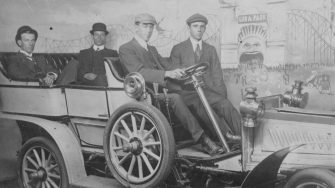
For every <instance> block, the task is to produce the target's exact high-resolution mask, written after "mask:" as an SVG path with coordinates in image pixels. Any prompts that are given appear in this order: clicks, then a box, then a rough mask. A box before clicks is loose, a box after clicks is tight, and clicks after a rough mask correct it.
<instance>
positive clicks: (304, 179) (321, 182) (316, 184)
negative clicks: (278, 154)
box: [285, 168, 335, 188]
mask: <svg viewBox="0 0 335 188" xmlns="http://www.w3.org/2000/svg"><path fill="white" fill-rule="evenodd" d="M333 187H335V173H334V172H332V171H330V170H327V169H320V168H307V169H303V170H300V171H298V172H296V173H295V174H293V176H291V177H290V179H289V180H288V182H287V184H286V185H285V188H333Z"/></svg>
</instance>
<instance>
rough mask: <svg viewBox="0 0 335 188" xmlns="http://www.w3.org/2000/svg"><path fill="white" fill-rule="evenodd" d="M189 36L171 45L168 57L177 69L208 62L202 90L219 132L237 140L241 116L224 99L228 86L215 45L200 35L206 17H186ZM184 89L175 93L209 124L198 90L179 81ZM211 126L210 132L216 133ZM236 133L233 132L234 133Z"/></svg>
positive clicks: (203, 30) (206, 21) (199, 15)
mask: <svg viewBox="0 0 335 188" xmlns="http://www.w3.org/2000/svg"><path fill="white" fill-rule="evenodd" d="M186 23H187V25H188V29H189V32H190V37H189V39H187V40H186V41H183V42H181V43H179V44H177V45H175V46H174V47H173V48H172V51H171V56H170V57H171V60H172V62H173V65H174V66H175V67H178V68H186V67H189V66H192V65H195V64H198V63H207V64H208V65H209V66H208V69H207V72H206V73H205V74H204V76H203V78H204V83H205V87H204V92H205V95H206V97H207V99H208V102H209V103H210V105H211V107H212V108H213V110H214V112H216V113H215V116H216V119H217V120H218V122H219V124H220V128H221V131H222V132H223V133H224V135H226V137H227V139H228V140H229V139H230V140H233V141H239V140H240V136H238V135H240V132H241V117H240V114H239V113H238V111H237V110H236V109H235V108H234V106H233V105H232V104H231V102H230V101H229V100H228V99H227V89H226V85H225V83H224V81H223V74H222V69H221V63H220V60H219V58H218V55H217V53H216V50H215V48H214V46H212V45H210V44H208V43H206V42H204V41H203V38H202V37H203V34H204V32H205V31H206V25H207V23H208V20H207V18H206V17H205V16H203V15H201V14H194V15H192V16H191V17H189V18H188V19H187V20H186ZM180 86H181V87H182V89H183V90H181V91H180V92H178V93H179V94H180V95H181V96H182V97H183V99H184V100H185V102H186V104H187V105H189V106H193V107H194V109H196V111H197V114H198V115H199V116H200V117H201V119H202V120H203V121H204V122H206V124H211V122H210V120H209V118H208V116H207V113H206V112H205V109H204V107H203V106H202V103H201V101H200V98H199V96H198V95H197V92H196V91H195V89H194V88H193V87H190V86H189V85H184V84H183V83H180ZM209 127H211V130H210V132H211V133H212V135H213V136H214V135H216V134H215V130H214V129H212V127H213V126H209ZM234 134H236V135H234Z"/></svg>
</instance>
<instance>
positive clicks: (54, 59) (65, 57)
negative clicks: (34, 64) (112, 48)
mask: <svg viewBox="0 0 335 188" xmlns="http://www.w3.org/2000/svg"><path fill="white" fill-rule="evenodd" d="M16 54H17V52H0V71H1V72H2V73H3V75H4V76H6V77H7V78H9V77H8V74H7V68H8V63H9V62H8V59H9V57H11V56H13V55H16ZM42 56H43V57H44V58H45V59H46V60H47V62H48V63H49V64H51V65H52V66H53V67H55V68H56V69H58V70H59V72H60V73H61V72H62V70H63V69H64V67H65V66H66V65H67V64H68V63H69V61H71V60H78V56H79V54H78V53H36V54H35V53H34V58H39V57H42ZM106 60H107V62H108V64H109V66H110V68H111V70H112V73H113V74H114V76H115V77H116V78H117V79H119V80H123V79H124V78H125V76H126V75H127V73H128V71H127V70H126V69H125V67H123V66H122V65H121V63H120V60H119V58H106ZM9 79H10V80H12V79H11V78H9Z"/></svg>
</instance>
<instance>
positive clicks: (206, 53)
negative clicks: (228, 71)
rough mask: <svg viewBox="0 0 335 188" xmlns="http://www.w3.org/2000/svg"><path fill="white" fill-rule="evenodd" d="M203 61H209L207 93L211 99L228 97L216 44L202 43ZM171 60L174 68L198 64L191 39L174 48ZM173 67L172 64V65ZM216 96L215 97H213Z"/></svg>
mask: <svg viewBox="0 0 335 188" xmlns="http://www.w3.org/2000/svg"><path fill="white" fill-rule="evenodd" d="M201 51H202V52H201V57H200V61H199V62H201V63H208V65H209V67H208V69H207V72H206V73H205V74H204V82H205V84H206V86H205V89H204V90H205V93H206V91H207V92H210V93H211V95H210V96H211V100H212V101H216V100H220V99H222V98H225V99H226V98H227V88H226V85H225V83H224V81H223V74H222V69H221V63H220V60H219V58H218V55H217V53H216V50H215V48H214V46H211V45H209V44H207V43H206V42H203V43H202V50H201ZM171 60H172V64H173V66H172V67H174V68H186V67H189V66H192V65H195V64H196V60H195V55H194V51H193V47H192V43H191V40H190V39H188V40H186V41H183V42H181V43H179V44H177V45H175V46H174V47H173V48H172V51H171ZM170 67H171V66H170ZM213 97H214V98H213Z"/></svg>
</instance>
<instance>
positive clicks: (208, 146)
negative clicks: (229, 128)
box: [200, 134, 225, 156]
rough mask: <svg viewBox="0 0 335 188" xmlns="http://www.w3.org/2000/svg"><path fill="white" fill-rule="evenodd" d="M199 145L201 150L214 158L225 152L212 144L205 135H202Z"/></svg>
mask: <svg viewBox="0 0 335 188" xmlns="http://www.w3.org/2000/svg"><path fill="white" fill-rule="evenodd" d="M200 143H201V146H202V149H203V150H204V151H205V152H206V153H207V154H209V155H210V156H214V155H217V154H222V153H224V152H225V149H223V148H222V147H220V146H219V145H217V144H216V143H215V142H213V141H212V140H211V139H210V138H209V137H208V136H207V135H206V134H203V135H202V136H201V138H200Z"/></svg>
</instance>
